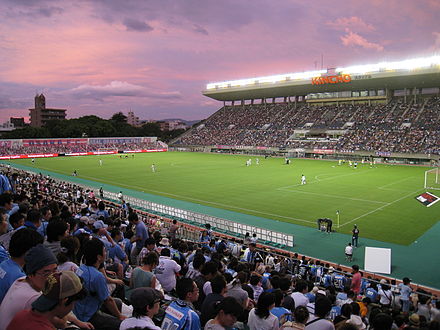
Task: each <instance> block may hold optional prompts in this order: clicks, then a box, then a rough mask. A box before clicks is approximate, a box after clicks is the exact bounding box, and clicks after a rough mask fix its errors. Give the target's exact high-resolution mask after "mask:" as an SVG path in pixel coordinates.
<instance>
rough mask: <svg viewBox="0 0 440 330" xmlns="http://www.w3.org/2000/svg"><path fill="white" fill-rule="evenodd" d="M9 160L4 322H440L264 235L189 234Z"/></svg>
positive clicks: (0, 250) (2, 262)
mask: <svg viewBox="0 0 440 330" xmlns="http://www.w3.org/2000/svg"><path fill="white" fill-rule="evenodd" d="M8 170H9V169H7V168H5V169H4V174H3V175H2V179H3V178H9V182H10V186H7V185H6V186H5V185H2V187H4V188H2V189H3V190H5V191H1V194H0V215H1V217H0V221H1V222H0V235H1V236H0V242H1V245H0V279H1V280H0V330H3V329H13V330H16V329H55V328H57V329H62V328H70V327H79V328H83V329H93V328H94V329H209V330H214V329H251V330H257V329H258V330H260V329H261V330H263V329H286V330H287V329H307V330H309V329H319V330H320V329H346V330H347V329H367V328H369V329H375V330H379V329H381V330H382V329H403V328H406V329H440V310H439V309H440V300H437V297H435V296H432V295H431V294H429V293H427V292H422V291H414V290H413V288H412V287H411V284H410V282H411V280H410V279H409V278H404V279H403V282H402V283H401V284H398V285H396V283H395V282H391V283H390V282H388V281H387V280H381V281H380V283H379V282H376V281H373V280H372V279H369V278H365V277H364V276H363V274H362V272H360V270H359V267H358V266H357V265H353V266H352V272H351V273H347V272H344V271H342V269H340V268H337V269H334V267H332V266H330V265H329V264H324V263H323V262H321V261H319V260H316V259H311V258H307V257H305V256H301V257H300V256H298V255H297V254H294V255H293V256H292V255H290V256H288V255H281V254H274V253H272V252H271V251H267V250H264V249H261V248H259V244H258V237H257V236H256V235H255V234H254V235H252V236H251V235H246V236H245V237H244V238H243V239H239V238H234V239H227V238H226V237H216V236H215V235H214V233H213V231H212V229H211V227H210V225H209V224H207V225H206V226H205V228H200V239H198V240H196V241H194V240H193V241H188V240H185V239H184V237H182V236H181V234H180V232H181V230H182V227H181V224H179V223H178V222H177V221H176V220H173V222H172V223H170V224H169V225H168V226H164V222H163V221H160V220H158V219H152V218H150V217H148V216H147V217H145V216H143V215H142V213H139V212H137V211H136V210H134V209H132V208H131V207H130V205H128V204H127V203H125V201H124V197H123V195H121V196H119V197H120V204H119V203H118V204H110V203H108V202H105V201H104V200H100V199H99V198H98V197H97V196H95V193H94V192H93V191H91V190H84V189H83V188H81V187H78V186H76V185H74V184H71V183H68V182H58V181H55V180H53V179H51V178H50V177H44V176H42V175H36V174H30V173H27V172H16V171H14V175H12V173H11V172H8Z"/></svg>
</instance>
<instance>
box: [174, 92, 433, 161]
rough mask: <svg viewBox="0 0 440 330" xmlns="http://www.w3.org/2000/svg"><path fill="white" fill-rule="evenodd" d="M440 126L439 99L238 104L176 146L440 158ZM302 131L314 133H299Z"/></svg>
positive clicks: (192, 132) (209, 121) (215, 116)
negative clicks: (250, 147)
mask: <svg viewBox="0 0 440 330" xmlns="http://www.w3.org/2000/svg"><path fill="white" fill-rule="evenodd" d="M438 127H440V98H439V97H433V98H430V99H426V100H424V101H419V102H418V103H416V102H415V101H413V102H410V103H404V102H403V101H402V100H401V99H396V100H394V101H392V102H390V103H389V104H374V105H367V104H356V105H352V104H340V105H324V106H322V105H312V104H303V105H299V104H293V103H277V104H254V105H237V106H225V107H223V108H222V109H220V110H219V111H217V112H216V113H215V114H213V115H212V116H211V117H209V118H208V119H207V120H206V121H205V122H204V123H203V125H202V126H200V127H199V128H195V129H193V130H191V131H190V132H189V133H188V134H185V135H183V136H182V137H181V138H180V140H178V141H177V142H176V143H177V144H183V145H205V146H207V145H229V146H256V147H257V146H264V147H285V146H288V147H291V148H309V149H313V148H320V149H336V150H345V151H347V150H350V151H358V150H364V151H387V152H399V153H424V154H439V153H440V151H439V147H438V146H439V145H440V135H439V130H438ZM329 130H333V131H335V130H336V131H342V132H343V134H341V133H340V132H339V133H337V134H336V135H335V133H331V132H325V131H329ZM302 131H309V132H308V133H306V136H303V135H301V134H295V132H297V133H298V132H302ZM335 136H336V138H335Z"/></svg>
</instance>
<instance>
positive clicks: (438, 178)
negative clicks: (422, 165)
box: [424, 167, 440, 190]
mask: <svg viewBox="0 0 440 330" xmlns="http://www.w3.org/2000/svg"><path fill="white" fill-rule="evenodd" d="M424 188H425V189H435V190H440V167H437V168H433V169H431V170H428V171H425V185H424Z"/></svg>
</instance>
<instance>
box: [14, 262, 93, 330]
mask: <svg viewBox="0 0 440 330" xmlns="http://www.w3.org/2000/svg"><path fill="white" fill-rule="evenodd" d="M84 295H85V290H84V289H83V286H82V284H81V281H80V279H79V277H78V276H77V275H75V273H73V272H70V271H64V272H59V273H54V274H50V275H48V277H47V279H46V281H45V284H44V288H43V294H42V295H40V296H39V297H38V298H37V299H36V300H35V301H34V302H33V303H32V309H31V310H23V311H21V312H19V313H18V314H16V315H15V316H14V318H13V319H12V321H11V322H10V323H9V326H8V327H7V328H6V329H7V330H15V329H21V330H34V329H41V330H44V329H48V330H49V329H55V327H54V326H53V324H52V320H53V319H55V318H59V319H62V318H64V317H65V316H66V315H67V314H69V313H70V312H71V311H72V309H73V306H74V305H75V302H76V301H78V300H79V299H81V298H82V297H83V296H84ZM83 326H87V325H83ZM83 326H82V327H83ZM87 328H88V329H91V328H90V327H87Z"/></svg>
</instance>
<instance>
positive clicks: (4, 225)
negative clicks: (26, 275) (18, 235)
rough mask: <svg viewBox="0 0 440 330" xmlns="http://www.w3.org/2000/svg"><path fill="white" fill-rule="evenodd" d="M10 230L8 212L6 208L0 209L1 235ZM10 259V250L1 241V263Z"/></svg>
mask: <svg viewBox="0 0 440 330" xmlns="http://www.w3.org/2000/svg"><path fill="white" fill-rule="evenodd" d="M7 230H8V221H7V220H6V212H5V210H1V209H0V236H1V235H3V234H6V231H7ZM7 259H9V253H8V250H6V248H5V247H4V246H3V245H2V243H1V242H0V263H1V262H3V261H5V260H7Z"/></svg>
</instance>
